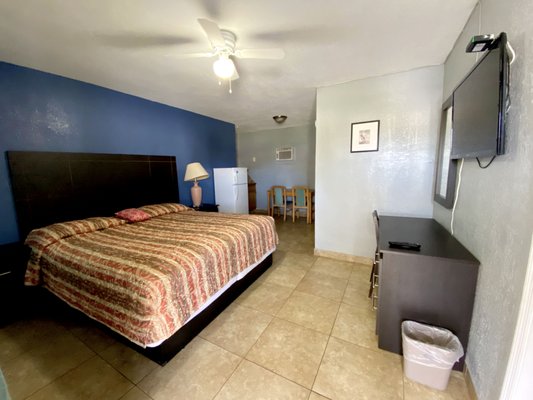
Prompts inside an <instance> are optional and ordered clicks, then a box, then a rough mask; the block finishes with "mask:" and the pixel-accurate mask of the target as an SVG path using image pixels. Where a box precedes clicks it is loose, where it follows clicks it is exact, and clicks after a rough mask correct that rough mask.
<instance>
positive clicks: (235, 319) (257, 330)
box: [200, 304, 273, 356]
mask: <svg viewBox="0 0 533 400" xmlns="http://www.w3.org/2000/svg"><path fill="white" fill-rule="evenodd" d="M272 318H273V317H272V316H271V315H269V314H265V313H263V312H261V311H257V310H253V309H251V308H248V307H243V306H240V305H238V304H232V305H230V306H229V307H228V308H226V310H225V311H224V312H223V313H222V314H220V315H219V316H218V317H217V318H216V319H215V320H214V321H213V322H211V324H209V326H207V327H206V328H205V329H204V330H203V331H202V332H201V333H200V336H201V337H203V338H204V339H206V340H209V341H210V342H211V343H214V344H216V345H218V346H220V347H222V348H224V349H226V350H228V351H231V352H232V353H235V354H238V355H240V356H244V355H245V354H246V353H247V352H248V350H250V348H251V347H252V346H253V345H254V343H255V342H256V341H257V338H258V337H259V336H260V335H261V333H263V331H264V330H265V329H266V327H267V326H268V324H269V323H270V321H272Z"/></svg>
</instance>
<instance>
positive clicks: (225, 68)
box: [213, 56, 235, 79]
mask: <svg viewBox="0 0 533 400" xmlns="http://www.w3.org/2000/svg"><path fill="white" fill-rule="evenodd" d="M213 71H214V72H215V75H216V76H218V77H219V78H221V79H229V78H231V77H232V76H233V74H234V73H235V64H233V61H232V60H231V59H230V58H228V57H227V56H220V58H219V59H218V60H216V61H215V62H214V63H213Z"/></svg>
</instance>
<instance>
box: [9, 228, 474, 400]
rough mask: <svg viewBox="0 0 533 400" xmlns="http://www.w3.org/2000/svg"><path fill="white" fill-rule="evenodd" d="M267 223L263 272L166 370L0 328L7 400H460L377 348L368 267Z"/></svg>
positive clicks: (61, 337)
mask: <svg viewBox="0 0 533 400" xmlns="http://www.w3.org/2000/svg"><path fill="white" fill-rule="evenodd" d="M276 223H277V227H278V233H279V238H280V243H279V247H278V250H277V251H276V253H275V255H274V264H273V266H272V267H271V268H270V269H269V270H268V271H267V272H266V273H265V274H264V275H263V276H262V277H261V278H260V279H259V280H258V281H257V282H256V283H254V284H253V285H252V286H251V287H250V288H249V289H248V290H247V291H246V292H245V293H243V294H242V295H241V297H239V298H238V299H237V301H236V302H235V303H234V304H232V305H231V306H230V307H228V308H227V309H226V310H225V311H224V312H223V313H222V314H221V315H220V316H219V317H218V318H217V319H216V320H215V321H213V322H212V323H211V325H209V326H208V327H207V328H206V329H205V330H204V331H203V332H202V333H201V334H200V335H199V336H198V337H196V338H195V339H194V340H193V341H192V342H191V343H190V344H189V345H188V346H187V347H186V348H185V349H183V350H182V351H181V352H180V353H179V354H178V355H177V356H176V357H174V359H172V360H171V361H170V362H169V363H168V364H167V365H166V366H164V367H160V366H159V365H157V364H155V363H153V362H152V361H150V360H148V359H146V358H144V357H143V356H141V355H139V354H137V353H136V352H134V351H133V350H130V349H129V348H128V347H126V346H124V345H122V344H120V343H118V342H116V341H115V340H114V339H113V338H111V337H109V336H107V335H106V334H105V333H103V332H101V331H100V330H98V329H97V328H95V327H93V326H92V325H90V323H89V322H86V321H85V320H83V322H72V321H68V322H67V320H66V319H62V317H61V316H46V313H45V315H44V316H40V317H34V318H33V319H30V320H26V321H19V322H16V323H13V324H11V325H8V326H7V327H5V328H1V329H0V367H1V368H2V370H3V372H4V375H5V376H6V380H7V382H8V386H9V390H10V392H11V396H12V398H13V400H17V399H31V400H36V399H125V400H147V399H154V400H163V399H187V400H193V399H216V400H221V399H275V400H280V399H302V400H307V399H309V400H319V399H332V400H333V399H405V400H411V399H442V400H444V399H468V394H467V389H466V385H465V382H464V379H463V378H462V375H461V374H458V373H453V374H452V378H451V380H450V384H449V386H448V390H447V391H445V392H439V391H434V390H431V389H428V388H426V387H424V386H421V385H418V384H415V383H413V382H411V381H409V380H407V379H406V378H404V377H403V372H402V360H401V357H400V356H398V355H396V354H392V353H389V352H385V351H382V350H379V349H378V348H377V341H376V336H375V335H374V323H375V316H374V313H373V312H372V311H371V310H370V308H369V300H368V299H367V297H366V296H367V293H368V286H367V285H368V277H369V273H370V270H369V267H367V266H364V265H358V264H353V263H347V262H341V261H336V260H330V259H326V258H319V257H314V256H313V247H314V245H313V237H314V225H306V224H305V222H304V221H303V220H301V221H300V222H297V223H295V224H293V223H292V222H285V223H284V222H282V221H278V220H277V221H276Z"/></svg>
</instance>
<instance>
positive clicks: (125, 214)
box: [115, 208, 151, 222]
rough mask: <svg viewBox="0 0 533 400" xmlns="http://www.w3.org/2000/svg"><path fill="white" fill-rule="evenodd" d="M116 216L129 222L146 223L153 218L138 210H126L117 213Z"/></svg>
mask: <svg viewBox="0 0 533 400" xmlns="http://www.w3.org/2000/svg"><path fill="white" fill-rule="evenodd" d="M115 216H117V217H119V218H122V219H125V220H126V221H129V222H140V221H146V220H147V219H150V218H151V216H150V214H148V213H146V212H144V211H143V210H139V209H138V208H126V209H125V210H122V211H119V212H117V213H115Z"/></svg>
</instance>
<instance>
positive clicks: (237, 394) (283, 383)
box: [215, 360, 309, 400]
mask: <svg viewBox="0 0 533 400" xmlns="http://www.w3.org/2000/svg"><path fill="white" fill-rule="evenodd" d="M308 396H309V390H307V389H305V388H303V387H301V386H300V385H297V384H296V383H294V382H291V381H289V380H287V379H285V378H283V377H281V376H279V375H276V374H275V373H273V372H271V371H268V370H266V369H264V368H262V367H260V366H258V365H256V364H254V363H251V362H249V361H246V360H244V361H243V362H242V363H241V364H240V365H239V367H238V368H237V370H236V371H235V373H234V374H233V375H232V376H231V378H230V379H229V380H228V382H227V383H226V384H225V385H224V387H223V388H222V390H221V391H220V393H219V394H218V395H217V397H215V400H230V399H239V400H256V399H262V400H283V399H287V400H298V399H301V400H307V398H308Z"/></svg>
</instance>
